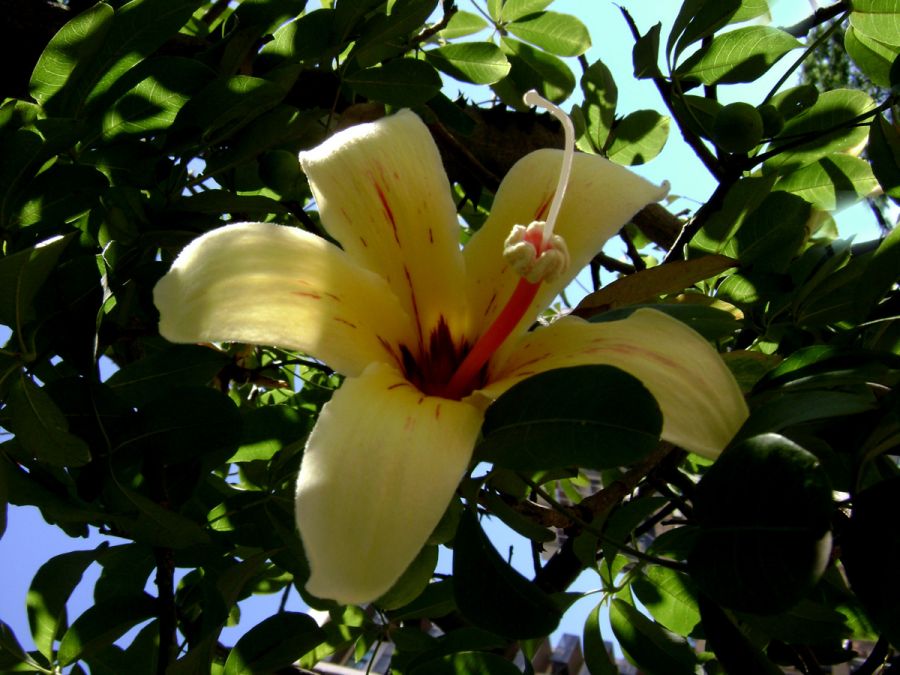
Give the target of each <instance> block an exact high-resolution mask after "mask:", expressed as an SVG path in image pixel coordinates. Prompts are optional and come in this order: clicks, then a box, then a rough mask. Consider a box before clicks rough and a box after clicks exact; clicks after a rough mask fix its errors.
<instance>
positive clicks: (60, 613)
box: [25, 549, 101, 660]
mask: <svg viewBox="0 0 900 675" xmlns="http://www.w3.org/2000/svg"><path fill="white" fill-rule="evenodd" d="M100 550H101V549H98V550H93V551H71V552H69V553H62V554H60V555H57V556H54V557H52V558H50V560H48V561H47V562H45V563H44V564H43V565H41V567H40V569H39V570H38V571H37V574H35V575H34V579H32V581H31V586H30V587H29V589H28V595H27V596H26V599H25V606H26V607H27V609H28V624H29V626H30V627H31V635H32V637H33V638H34V644H35V646H36V647H37V648H38V650H39V651H40V652H41V654H43V655H44V656H46V657H47V658H48V659H51V660H52V658H53V645H54V643H55V641H56V640H57V638H58V637H60V635H59V634H60V629H64V628H65V626H66V624H67V621H66V603H67V602H68V601H69V596H71V595H72V591H74V590H75V586H77V585H78V583H79V582H80V581H81V577H82V575H83V574H84V572H85V570H86V569H87V568H88V566H89V565H90V564H91V563H93V562H94V561H95V560H96V559H97V556H98V555H99V554H100Z"/></svg>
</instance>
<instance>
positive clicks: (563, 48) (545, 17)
mask: <svg viewBox="0 0 900 675" xmlns="http://www.w3.org/2000/svg"><path fill="white" fill-rule="evenodd" d="M506 29H507V30H508V31H509V32H510V33H512V34H513V35H515V36H516V37H518V38H521V39H522V40H525V41H526V42H530V43H531V44H534V45H537V46H538V47H540V48H541V49H544V50H546V51H548V52H550V53H551V54H556V55H558V56H579V55H580V54H584V53H585V52H586V51H587V50H588V49H589V48H590V46H591V36H590V33H589V32H588V29H587V27H586V26H585V25H584V24H583V23H581V21H579V20H578V19H577V18H576V17H574V16H572V15H570V14H560V13H558V12H540V13H538V14H531V15H528V16H524V17H522V18H521V19H519V20H517V21H513V22H511V23H509V24H508V25H507V26H506Z"/></svg>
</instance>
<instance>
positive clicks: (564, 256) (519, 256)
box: [503, 221, 569, 284]
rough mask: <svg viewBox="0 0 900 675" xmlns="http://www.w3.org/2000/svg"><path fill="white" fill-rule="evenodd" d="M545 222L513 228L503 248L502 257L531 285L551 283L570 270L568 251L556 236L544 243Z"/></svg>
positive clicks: (563, 242)
mask: <svg viewBox="0 0 900 675" xmlns="http://www.w3.org/2000/svg"><path fill="white" fill-rule="evenodd" d="M545 230H546V223H543V222H541V221H534V222H533V223H531V224H530V225H529V226H528V227H524V226H522V225H516V226H515V227H513V229H512V232H510V233H509V236H508V237H507V238H506V242H505V243H504V245H503V258H504V259H505V260H506V262H507V263H508V264H509V266H510V267H512V268H513V269H514V270H516V272H518V273H519V275H521V276H523V277H525V279H526V280H527V281H529V282H530V283H532V284H537V283H540V282H542V281H554V280H556V279H557V278H559V277H560V276H561V275H562V274H564V273H565V271H566V269H567V268H568V267H569V249H568V248H567V247H566V242H565V240H563V238H562V237H560V236H559V235H558V234H554V235H551V236H550V240H549V242H546V243H545V242H544V232H545Z"/></svg>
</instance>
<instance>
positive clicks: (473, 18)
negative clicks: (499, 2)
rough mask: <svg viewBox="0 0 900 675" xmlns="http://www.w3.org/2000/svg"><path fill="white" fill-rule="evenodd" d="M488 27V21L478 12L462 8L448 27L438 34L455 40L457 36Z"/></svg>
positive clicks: (478, 31)
mask: <svg viewBox="0 0 900 675" xmlns="http://www.w3.org/2000/svg"><path fill="white" fill-rule="evenodd" d="M487 27H488V22H487V21H485V20H484V19H483V18H481V17H480V16H479V15H478V14H475V13H473V12H467V11H465V10H464V9H461V10H459V11H458V12H457V13H456V14H454V15H453V17H452V18H451V19H450V23H448V24H447V27H446V28H445V29H444V30H442V31H441V32H440V33H438V35H440V36H441V38H443V39H444V40H455V39H456V38H461V37H466V36H468V35H474V34H475V33H480V32H481V31H483V30H484V29H485V28H487Z"/></svg>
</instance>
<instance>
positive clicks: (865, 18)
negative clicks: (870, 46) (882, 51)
mask: <svg viewBox="0 0 900 675" xmlns="http://www.w3.org/2000/svg"><path fill="white" fill-rule="evenodd" d="M850 26H851V28H853V29H855V30H856V31H858V32H859V33H860V34H861V35H864V36H866V37H869V38H871V39H873V40H878V41H879V42H883V43H885V44H888V45H895V46H900V6H898V5H897V2H896V0H853V11H852V12H850Z"/></svg>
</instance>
